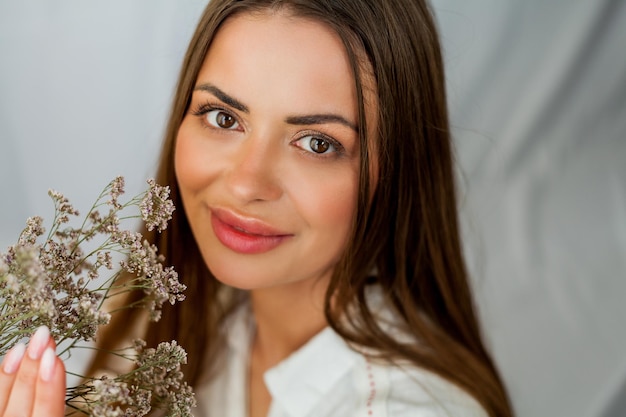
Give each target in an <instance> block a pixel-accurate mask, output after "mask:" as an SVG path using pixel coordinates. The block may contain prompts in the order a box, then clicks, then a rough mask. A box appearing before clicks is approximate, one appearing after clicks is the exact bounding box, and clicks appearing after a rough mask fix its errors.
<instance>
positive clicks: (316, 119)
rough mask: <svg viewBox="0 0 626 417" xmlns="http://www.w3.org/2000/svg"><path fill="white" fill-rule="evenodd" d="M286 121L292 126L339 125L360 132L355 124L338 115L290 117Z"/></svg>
mask: <svg viewBox="0 0 626 417" xmlns="http://www.w3.org/2000/svg"><path fill="white" fill-rule="evenodd" d="M285 121H286V122H287V123H289V124H292V125H321V124H324V123H339V124H342V125H344V126H348V127H349V128H351V129H352V130H354V131H355V132H357V133H358V132H359V130H358V128H357V126H356V125H355V124H354V123H351V122H349V121H348V120H346V119H345V118H344V117H342V116H339V115H338V114H311V115H306V116H289V117H287V118H286V119H285Z"/></svg>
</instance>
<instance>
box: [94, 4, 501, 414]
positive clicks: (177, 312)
mask: <svg viewBox="0 0 626 417" xmlns="http://www.w3.org/2000/svg"><path fill="white" fill-rule="evenodd" d="M278 10H280V11H285V12H287V13H290V14H292V15H294V16H298V17H303V18H308V19H314V20H315V21H318V22H321V23H322V24H325V25H327V26H328V27H330V28H332V29H333V30H334V31H335V32H336V33H337V34H338V35H339V37H340V38H341V39H342V41H343V43H344V45H345V48H346V51H347V54H348V57H349V59H350V63H351V66H352V70H353V73H354V80H355V83H356V91H357V100H358V112H359V113H358V114H359V120H358V126H359V140H360V144H361V146H360V152H361V155H360V165H361V167H360V177H359V190H358V197H357V198H358V202H357V212H356V215H355V220H354V224H353V228H352V235H351V236H350V238H349V242H348V244H347V247H346V249H345V252H344V253H343V256H342V258H341V259H340V261H339V263H338V265H337V267H336V268H335V271H334V273H333V276H332V278H331V281H330V285H329V287H328V290H327V293H326V300H325V314H326V318H327V321H328V323H329V325H330V326H331V327H333V329H334V330H335V331H336V332H337V333H338V334H339V335H341V336H342V337H343V338H344V339H345V340H346V341H347V342H348V343H350V344H351V345H352V346H356V347H365V348H367V349H368V351H369V352H377V355H378V356H379V357H380V358H381V359H384V360H388V361H392V362H395V361H402V362H406V361H409V362H410V363H412V364H414V365H415V366H419V367H421V368H424V369H427V370H429V371H432V372H434V373H436V374H438V375H440V376H441V377H443V378H445V379H446V380H448V381H450V382H452V383H454V384H456V385H457V386H459V387H460V388H462V389H463V390H465V391H466V392H468V393H469V394H470V395H472V396H473V397H474V398H475V399H476V400H477V401H478V402H479V403H480V404H481V405H482V406H483V407H484V408H485V410H486V411H487V412H488V413H489V415H490V416H492V417H495V416H498V417H507V416H512V409H511V406H510V403H509V399H508V396H507V393H506V389H505V387H504V384H503V382H502V380H501V378H500V376H499V374H498V371H497V369H496V367H495V365H494V362H493V360H492V358H491V356H490V354H489V353H488V351H487V349H486V348H485V344H484V341H483V337H482V335H481V330H480V326H479V323H478V318H477V312H476V309H475V306H474V303H473V298H472V294H471V290H470V285H469V278H468V272H467V269H466V266H465V262H464V258H463V253H462V246H461V239H460V230H459V222H458V213H457V197H456V189H455V178H454V176H455V174H454V163H453V149H452V141H451V135H450V130H449V122H448V113H447V105H446V90H445V82H444V70H443V60H442V54H441V49H440V45H439V36H438V33H437V29H436V25H435V22H434V19H433V16H432V13H431V11H430V9H429V7H428V4H427V3H426V2H425V1H423V0H211V1H210V3H209V4H208V6H207V7H206V9H205V11H204V13H203V15H202V17H201V19H200V21H199V23H198V26H197V29H196V31H195V33H194V35H193V38H192V40H191V43H190V45H189V48H188V50H187V54H186V56H185V58H184V62H183V65H182V69H181V72H180V77H179V80H178V85H177V89H176V93H175V96H174V101H173V106H172V110H171V115H170V118H169V123H168V125H167V129H166V134H165V140H164V144H163V148H162V152H161V156H160V160H159V166H158V171H157V175H156V180H157V182H158V183H160V184H165V185H169V186H170V188H171V195H172V199H173V200H174V203H175V205H176V207H178V210H176V212H175V214H174V217H173V219H172V222H171V223H170V226H169V228H168V229H167V230H166V231H164V232H163V233H161V234H157V233H153V232H146V233H145V235H146V236H147V238H148V240H149V241H151V242H152V243H154V244H155V245H156V246H157V247H158V248H159V251H160V253H162V254H163V255H164V256H165V259H166V263H167V264H169V265H173V266H174V267H175V268H176V270H177V271H178V273H179V275H180V277H181V281H182V282H183V283H184V284H185V285H187V287H188V289H187V291H186V297H187V299H186V300H185V301H184V302H182V303H180V304H178V305H175V306H169V305H168V306H166V307H165V308H164V311H163V316H162V319H161V320H160V321H159V322H157V323H150V324H146V326H147V327H146V329H145V332H146V333H145V337H146V339H147V341H148V343H149V344H151V345H156V344H157V343H158V342H160V341H163V340H172V339H176V340H177V341H178V342H179V343H180V344H181V345H182V346H183V347H184V348H185V349H186V350H187V352H188V361H189V362H188V365H187V366H186V367H185V369H184V371H185V376H186V378H187V381H188V382H189V383H190V384H191V385H197V384H198V383H199V382H200V380H201V378H205V377H206V376H207V373H206V371H207V370H209V369H211V365H212V363H213V362H214V360H215V358H216V355H217V354H218V352H219V348H220V346H221V343H222V342H223V341H222V340H221V336H220V326H221V324H222V322H223V320H224V319H225V318H226V317H227V316H228V314H229V312H230V311H232V310H233V308H234V307H235V306H236V303H237V300H238V299H239V298H240V297H237V293H238V292H237V291H236V290H233V289H230V288H227V287H226V286H224V285H222V284H221V283H220V282H219V281H218V280H217V279H216V278H215V277H214V276H213V275H212V274H211V272H210V271H209V270H208V268H207V266H206V265H205V263H204V261H203V259H202V256H201V254H200V251H199V249H198V247H197V245H196V242H195V240H194V238H193V235H192V233H191V229H190V227H189V223H188V221H187V218H186V216H185V213H184V210H183V209H182V208H183V205H182V201H181V196H180V192H179V189H178V185H177V180H176V176H175V172H174V147H175V143H176V137H177V134H178V129H179V126H180V124H181V122H182V120H183V117H184V116H185V114H186V113H187V111H188V107H189V103H190V99H191V94H192V90H193V88H194V85H195V82H196V78H197V76H198V73H199V71H200V68H201V66H202V64H203V61H204V58H205V56H206V53H207V51H208V49H209V47H210V45H211V41H212V39H213V37H214V36H215V33H216V32H217V31H218V30H219V28H220V25H221V24H222V23H223V22H224V21H225V20H226V19H228V18H229V17H230V16H233V15H234V14H238V13H263V12H274V11H278ZM364 77H372V79H373V81H374V82H373V83H370V84H374V85H375V97H376V100H377V103H376V107H377V111H378V115H377V117H378V118H377V129H376V130H377V134H376V135H374V136H375V137H373V138H368V137H367V131H368V130H367V128H366V124H367V122H368V120H366V117H365V107H366V104H367V103H365V101H364V96H366V94H365V91H364V87H363V85H364V84H365V83H364V82H363V80H364ZM368 85H369V84H368ZM372 142H373V143H372ZM372 158H375V162H376V163H375V164H372V163H371V162H372ZM372 167H375V169H376V172H375V176H373V175H372V172H370V170H372ZM373 177H375V178H376V181H375V182H373V181H372V178H373ZM373 284H378V285H379V287H380V288H381V289H382V294H383V297H384V299H385V300H386V302H387V304H388V305H389V306H391V308H392V309H393V310H394V312H395V313H396V315H397V317H398V318H399V322H400V327H401V329H400V330H401V332H402V333H409V334H411V335H413V336H414V339H415V341H416V342H415V341H414V342H410V343H409V342H407V341H406V339H404V338H403V339H402V340H399V338H398V336H397V334H398V332H396V331H394V332H390V331H389V329H387V328H385V329H384V328H382V327H381V324H380V322H379V320H377V318H376V316H375V314H374V312H373V311H372V307H371V306H370V305H369V304H368V302H367V296H366V294H367V289H368V287H370V286H371V285H373ZM331 299H332V303H331ZM141 320H142V314H141V313H140V312H138V311H132V310H131V311H127V312H124V313H121V314H118V315H117V316H115V317H114V319H113V321H112V322H111V324H110V325H108V326H107V327H106V328H105V329H104V331H103V332H102V333H101V334H100V337H99V340H100V341H99V344H100V347H102V348H103V349H104V350H106V349H107V348H113V347H115V346H117V344H118V343H119V342H120V340H121V339H123V338H125V337H127V336H128V329H129V328H130V327H132V326H129V323H133V322H138V321H141ZM105 363H106V357H105V354H104V353H98V354H97V355H96V357H95V359H94V361H93V363H92V365H91V368H92V370H95V369H99V368H102V367H103V366H104V364H105Z"/></svg>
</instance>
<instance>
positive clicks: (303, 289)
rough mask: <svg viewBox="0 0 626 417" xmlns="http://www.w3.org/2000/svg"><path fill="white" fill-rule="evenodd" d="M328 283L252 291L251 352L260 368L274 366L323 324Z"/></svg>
mask: <svg viewBox="0 0 626 417" xmlns="http://www.w3.org/2000/svg"><path fill="white" fill-rule="evenodd" d="M327 283H328V280H327V279H322V280H319V281H316V282H309V281H305V282H298V283H293V284H288V285H281V286H280V287H273V288H263V289H256V290H253V291H252V292H251V302H252V312H253V314H254V318H255V320H256V335H255V338H254V343H253V355H254V356H255V357H256V359H257V360H259V362H260V363H259V365H261V367H262V368H265V369H268V368H271V367H272V366H274V365H276V364H277V363H279V362H280V361H282V360H283V359H285V358H286V357H288V356H289V355H290V354H291V353H293V352H295V351H296V350H297V349H299V348H300V347H301V346H302V345H304V344H305V343H306V342H307V341H309V340H310V339H311V338H312V337H313V336H315V335H316V334H317V333H319V332H320V331H321V330H322V329H323V328H324V327H326V325H327V322H326V318H325V317H324V296H325V293H326V288H327V285H328V284H327Z"/></svg>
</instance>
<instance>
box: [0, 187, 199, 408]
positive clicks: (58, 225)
mask: <svg viewBox="0 0 626 417" xmlns="http://www.w3.org/2000/svg"><path fill="white" fill-rule="evenodd" d="M148 184H149V188H148V190H146V191H145V192H143V193H142V194H140V195H138V196H136V197H134V198H131V199H130V200H128V201H127V202H121V200H120V197H121V196H122V194H123V193H124V179H123V178H122V177H117V178H116V179H114V180H113V181H112V182H111V183H110V184H109V185H108V186H107V187H106V188H105V189H104V190H103V191H102V193H101V194H100V196H99V197H98V198H97V200H96V202H95V203H94V205H93V206H92V208H91V209H90V210H89V212H88V213H87V215H86V216H85V217H84V218H83V219H82V222H81V220H78V226H72V225H71V224H72V221H71V220H72V219H73V218H78V215H79V214H78V212H77V211H76V210H75V209H74V208H73V207H72V205H71V204H70V203H69V201H68V199H67V198H65V197H64V196H63V195H62V194H60V193H58V192H56V191H50V192H49V195H50V197H51V198H52V200H53V201H54V205H55V216H54V219H53V221H52V225H51V227H50V229H49V231H48V232H47V234H46V232H45V230H44V227H43V219H42V218H41V217H32V218H30V219H28V221H27V225H26V228H25V229H24V230H23V231H22V233H21V234H20V236H19V239H18V241H17V243H16V244H15V245H13V246H10V247H9V248H8V251H7V252H6V253H0V356H4V355H5V354H6V353H7V352H8V350H9V349H10V348H11V347H12V346H13V345H15V344H16V343H18V342H20V341H21V340H22V339H24V338H25V337H28V336H30V335H31V334H32V333H33V332H34V331H35V330H36V329H37V328H38V327H39V326H47V327H48V328H49V329H50V333H51V334H52V336H53V337H54V339H55V340H56V342H57V345H58V346H59V348H58V354H59V355H60V356H61V358H63V359H67V358H69V357H70V356H71V355H72V353H73V352H76V350H77V349H93V346H92V344H90V343H89V342H92V341H93V340H94V338H95V336H96V331H97V329H98V327H99V326H101V325H105V324H107V323H108V322H109V320H110V318H111V314H115V311H106V310H105V309H106V306H107V303H105V301H106V300H107V299H109V298H111V297H117V296H120V295H123V294H124V293H128V292H130V291H137V290H141V291H143V298H141V300H140V301H138V302H134V303H133V304H132V305H124V306H122V307H121V308H122V309H125V308H146V309H148V310H149V312H150V318H151V319H152V320H153V321H158V320H159V318H160V314H161V306H162V305H163V303H165V302H169V303H172V304H174V303H175V302H178V301H182V300H183V299H184V295H183V291H184V290H185V286H184V285H183V284H181V283H180V282H179V281H178V275H177V273H176V271H174V269H173V268H172V267H164V266H163V264H162V262H163V258H162V256H160V255H159V254H158V253H157V248H156V247H155V246H154V245H151V244H149V243H148V242H147V241H145V240H144V239H143V237H142V235H141V234H140V233H136V232H131V231H129V230H124V229H123V228H122V223H124V222H128V221H129V220H130V219H136V218H138V217H141V219H142V220H143V221H144V222H145V225H146V228H147V229H148V230H153V229H155V228H156V229H157V230H158V231H159V232H160V231H162V230H164V229H165V228H166V227H167V222H168V221H169V219H170V218H171V216H172V213H173V211H174V205H173V203H172V202H171V200H169V188H168V187H161V186H159V185H157V184H156V183H155V182H154V181H153V180H149V181H148ZM137 208H138V209H139V210H138V211H139V213H140V214H137ZM133 209H134V210H135V212H134V214H133V213H129V211H131V210H133ZM74 220H76V219H74ZM44 235H45V238H44ZM40 240H43V242H40ZM118 258H121V259H122V260H121V261H120V262H119V264H120V268H116V267H115V266H114V259H118ZM103 273H104V276H101V275H103ZM122 275H125V276H126V277H128V276H130V277H131V278H125V279H118V278H120V277H121V276H122ZM119 309H120V308H119V307H117V310H116V311H119ZM111 354H113V355H116V356H118V357H120V358H122V359H126V360H129V361H132V362H133V364H134V366H133V367H132V370H131V371H130V372H129V373H127V374H123V375H118V376H116V377H110V378H107V377H102V378H92V377H89V376H82V375H78V376H79V377H80V378H81V379H82V381H83V382H82V383H81V384H80V385H78V386H74V387H68V388H67V391H66V403H67V405H68V408H67V410H68V415H72V414H87V415H96V416H106V417H109V416H111V417H112V416H133V417H135V416H137V417H139V416H144V415H146V414H148V413H149V412H150V410H152V409H160V410H162V412H164V413H165V414H166V415H168V416H191V411H190V409H191V407H193V406H194V405H195V400H194V397H193V393H192V391H191V388H190V387H189V386H188V385H187V384H186V383H185V382H184V381H183V375H182V372H181V369H180V368H181V364H184V363H185V362H186V352H185V351H184V349H183V348H182V347H181V346H179V345H178V344H177V343H176V341H172V342H169V343H161V344H159V345H158V346H157V347H156V348H146V346H145V342H144V341H142V340H136V341H134V342H133V345H132V346H129V349H123V350H120V351H116V352H111Z"/></svg>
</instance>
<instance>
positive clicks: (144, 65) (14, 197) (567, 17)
mask: <svg viewBox="0 0 626 417" xmlns="http://www.w3.org/2000/svg"><path fill="white" fill-rule="evenodd" d="M203 6H204V0H176V1H174V0H169V1H168V0H134V1H128V0H110V1H107V2H96V1H85V0H25V1H22V2H16V1H9V0H0V195H1V196H2V203H3V204H2V208H1V209H0V248H5V247H6V246H8V245H9V244H11V243H13V242H14V241H15V239H16V238H17V235H18V233H19V231H20V230H21V228H22V226H23V224H24V221H25V219H26V218H27V217H28V216H31V215H35V214H39V215H43V216H44V217H47V218H50V216H51V214H52V205H51V203H50V201H49V199H48V197H47V194H46V193H47V190H48V188H51V187H52V188H55V189H58V190H59V191H62V192H63V193H64V194H66V195H67V196H68V197H69V198H70V200H71V201H72V202H74V203H75V205H76V206H78V208H81V209H83V211H86V209H88V207H89V206H90V203H91V202H92V201H93V199H94V198H95V197H96V195H97V194H98V193H99V191H100V189H101V188H102V187H103V186H104V185H105V184H106V183H108V181H109V180H111V179H112V178H113V177H114V176H116V175H119V174H121V175H124V176H125V177H126V179H127V183H128V185H129V186H128V189H129V193H133V192H136V191H139V190H140V189H141V188H142V187H143V185H142V184H143V181H144V180H145V179H146V178H148V177H150V176H151V175H152V173H153V170H154V164H155V158H156V155H157V153H158V148H159V143H160V140H161V135H162V131H163V127H164V124H165V121H166V118H167V113H168V106H169V101H170V99H171V96H172V91H173V87H174V81H175V78H176V74H177V71H178V68H179V65H180V61H181V58H182V55H183V53H184V50H185V48H186V43H187V41H188V39H189V37H190V35H191V32H192V30H193V26H194V24H195V22H196V20H197V18H198V16H199V13H200V11H201V9H202V8H203ZM434 8H435V11H436V14H437V17H438V19H439V22H440V27H441V30H442V37H443V42H444V46H445V54H446V55H445V56H446V65H447V77H448V82H449V84H448V86H449V103H450V111H451V116H452V122H453V126H454V135H455V139H456V141H457V149H458V160H459V164H460V170H459V173H460V178H461V188H462V190H461V191H462V198H461V201H462V207H461V210H462V218H463V224H464V232H465V243H466V246H467V254H468V260H469V263H470V267H471V270H472V274H473V277H474V287H475V291H476V297H477V301H478V304H479V307H480V311H481V314H482V316H483V321H484V323H485V328H486V333H487V338H488V340H489V344H490V345H491V346H492V349H493V351H494V354H495V356H496V359H497V361H498V363H499V365H500V367H501V369H502V372H503V375H504V377H505V379H506V382H507V384H508V386H509V389H510V391H511V395H512V397H513V402H514V404H515V407H516V410H517V412H518V414H519V415H520V416H587V417H600V416H603V417H604V416H607V417H608V416H623V415H626V400H625V399H624V398H625V397H626V325H625V320H624V318H625V317H626V303H624V302H623V299H624V298H625V296H626V277H625V274H626V2H624V1H619V0H614V1H611V0H587V1H582V0H581V1H566V0H523V1H522V0H515V1H514V0H473V1H460V0H435V1H434ZM2 250H3V249H2ZM75 361H76V363H75V364H70V366H78V367H79V366H80V361H79V360H75Z"/></svg>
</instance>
